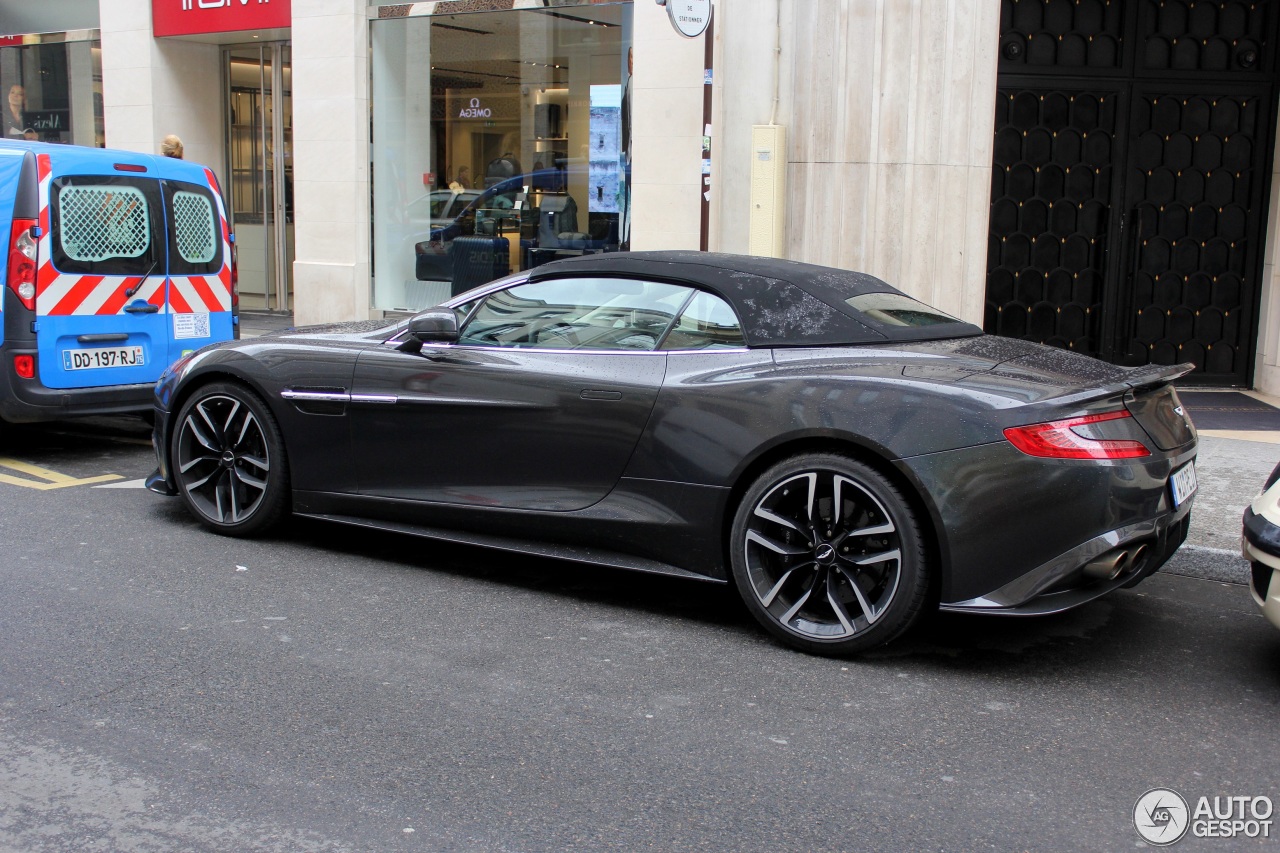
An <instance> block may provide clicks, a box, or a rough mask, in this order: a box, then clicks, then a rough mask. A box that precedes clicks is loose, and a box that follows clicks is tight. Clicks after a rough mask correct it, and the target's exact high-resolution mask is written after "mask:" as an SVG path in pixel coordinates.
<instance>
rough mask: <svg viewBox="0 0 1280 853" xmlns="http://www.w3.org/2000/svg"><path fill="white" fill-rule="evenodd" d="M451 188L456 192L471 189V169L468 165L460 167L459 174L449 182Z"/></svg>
mask: <svg viewBox="0 0 1280 853" xmlns="http://www.w3.org/2000/svg"><path fill="white" fill-rule="evenodd" d="M449 189H451V190H453V191H454V192H456V193H460V192H462V191H463V190H469V189H471V170H470V169H468V168H467V167H466V166H460V167H458V174H457V175H456V176H454V179H453V180H452V181H450V182H449Z"/></svg>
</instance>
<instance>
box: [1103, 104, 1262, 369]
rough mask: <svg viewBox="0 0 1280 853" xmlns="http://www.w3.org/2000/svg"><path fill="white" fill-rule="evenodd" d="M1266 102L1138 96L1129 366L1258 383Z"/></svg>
mask: <svg viewBox="0 0 1280 853" xmlns="http://www.w3.org/2000/svg"><path fill="white" fill-rule="evenodd" d="M1201 91H1203V90H1201ZM1264 99H1265V96H1264V94H1263V93H1260V92H1256V91H1254V92H1248V93H1241V94H1227V93H1226V92H1224V91H1221V90H1220V91H1218V92H1217V93H1214V94H1209V95H1205V94H1199V93H1196V92H1194V91H1192V90H1189V89H1183V90H1181V91H1178V90H1173V91H1170V90H1168V89H1165V90H1163V91H1148V92H1142V93H1139V94H1135V96H1134V103H1133V111H1132V122H1131V125H1130V128H1131V129H1130V135H1131V138H1132V139H1133V144H1132V146H1131V151H1130V157H1129V166H1128V176H1127V179H1126V182H1125V188H1126V199H1125V208H1124V209H1125V210H1126V211H1127V213H1126V217H1125V220H1124V231H1125V240H1126V242H1127V243H1128V246H1129V251H1128V252H1127V253H1126V256H1127V260H1128V261H1129V262H1130V265H1129V267H1128V268H1127V269H1125V270H1124V271H1123V273H1124V275H1123V276H1122V277H1121V281H1122V283H1123V287H1122V288H1121V290H1120V293H1119V297H1120V300H1121V304H1118V305H1117V306H1116V318H1117V322H1116V323H1114V324H1113V329H1114V332H1115V334H1116V336H1117V339H1116V341H1115V345H1114V352H1115V353H1116V355H1117V359H1116V360H1117V361H1120V362H1121V363H1124V364H1133V365H1137V364H1146V363H1148V362H1154V363H1156V364H1173V363H1177V362H1182V361H1190V362H1192V363H1194V364H1195V365H1196V367H1197V368H1198V369H1199V371H1200V372H1201V373H1202V374H1203V375H1204V377H1205V378H1206V380H1211V381H1217V382H1226V383H1228V384H1242V383H1243V382H1245V381H1246V379H1247V377H1248V375H1249V366H1250V362H1251V361H1252V358H1253V338H1254V334H1255V324H1254V322H1253V316H1254V311H1255V306H1256V305H1257V284H1258V281H1259V273H1260V270H1261V261H1262V234H1263V226H1264V224H1265V222H1264V215H1263V214H1264V211H1265V208H1266V204H1265V196H1264V195H1263V194H1262V190H1263V187H1264V186H1266V184H1267V181H1266V176H1265V175H1264V174H1262V171H1263V170H1264V169H1265V166H1264V165H1263V164H1262V163H1260V162H1259V157H1258V156H1257V154H1258V152H1259V151H1260V150H1261V151H1265V150H1266V149H1267V148H1268V147H1269V146H1268V139H1267V137H1268V136H1269V135H1270V134H1271V132H1272V123H1271V119H1270V117H1271V110H1270V109H1268V108H1267V105H1266V104H1265V103H1264Z"/></svg>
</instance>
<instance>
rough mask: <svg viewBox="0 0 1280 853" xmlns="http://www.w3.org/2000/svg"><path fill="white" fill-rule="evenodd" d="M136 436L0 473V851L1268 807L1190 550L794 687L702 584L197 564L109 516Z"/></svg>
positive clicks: (413, 561)
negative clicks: (1167, 802) (1203, 799)
mask: <svg viewBox="0 0 1280 853" xmlns="http://www.w3.org/2000/svg"><path fill="white" fill-rule="evenodd" d="M145 435H146V432H145V429H144V428H142V427H141V426H140V425H139V424H137V423H134V422H131V421H127V420H123V419H122V420H116V421H95V422H92V423H89V424H80V425H63V426H59V427H56V428H54V429H52V430H48V429H41V430H27V431H22V432H21V433H20V434H19V435H18V436H17V438H16V439H15V438H10V439H9V443H8V444H7V445H3V446H0V457H3V458H0V542H2V543H3V544H2V546H0V590H2V595H3V598H2V599H0V601H3V604H0V850H5V851H24V852H25V851H66V850H110V851H115V850H120V851H166V853H167V851H175V850H195V851H206V850H208V851H228V850H267V851H329V850H343V851H347V850H349V851H384V850H385V851H398V850H430V851H434V850H465V851H471V850H479V851H490V850H492V851H504V850H519V851H560V850H588V851H597V850H620V851H643V850H660V851H679V850H699V851H703V850H725V851H756V850H760V851H764V850H801V851H820V850H913V851H914V850H931V849H934V850H981V849H993V850H1033V849H1034V850H1068V849H1070V850H1115V849H1122V848H1131V847H1141V846H1143V845H1142V842H1141V841H1140V840H1139V838H1138V836H1137V834H1136V832H1135V830H1134V827H1133V824H1132V822H1131V811H1132V809H1133V805H1134V802H1135V801H1136V799H1137V798H1138V797H1139V796H1140V795H1141V794H1142V793H1143V792H1145V791H1147V790H1148V789H1150V788H1152V787H1156V786H1167V787H1172V788H1174V789H1176V790H1178V791H1179V792H1181V793H1182V794H1183V795H1184V796H1187V797H1188V798H1194V797H1199V796H1202V795H1203V796H1210V797H1212V796H1215V795H1217V796H1228V795H1249V796H1255V795H1266V796H1270V797H1271V798H1272V799H1273V800H1275V801H1277V802H1280V783H1278V780H1280V774H1278V773H1277V772H1276V769H1275V767H1276V764H1275V762H1276V756H1277V755H1278V754H1280V727H1277V725H1276V718H1277V705H1278V703H1280V632H1277V631H1275V630H1274V629H1272V628H1271V627H1270V626H1269V625H1268V624H1267V623H1266V622H1265V621H1264V620H1263V619H1262V618H1261V617H1260V616H1258V615H1257V614H1256V612H1255V609H1254V607H1253V604H1252V602H1251V601H1250V599H1249V596H1248V592H1247V591H1246V590H1245V588H1244V587H1242V586H1240V585H1238V584H1233V583H1222V582H1218V581H1210V580H1205V579H1202V578H1200V577H1192V576H1187V575H1194V574H1196V573H1197V570H1196V568H1195V560H1200V561H1202V562H1205V563H1206V564H1210V563H1214V562H1215V560H1214V555H1215V551H1214V550H1213V548H1211V547H1200V548H1199V550H1198V552H1196V553H1195V554H1194V555H1193V556H1194V560H1184V561H1183V562H1182V563H1180V564H1179V565H1178V566H1174V567H1173V568H1175V569H1179V566H1180V570H1181V571H1182V572H1183V574H1182V575H1177V574H1173V573H1161V574H1159V575H1157V576H1155V577H1153V578H1151V579H1150V580H1148V581H1147V582H1145V583H1143V584H1142V585H1140V586H1139V587H1137V588H1136V589H1134V590H1132V591H1125V592H1121V593H1118V594H1115V595H1112V596H1110V597H1108V598H1106V599H1104V600H1102V601H1099V602H1096V603H1094V604H1092V605H1090V606H1087V607H1085V608H1083V609H1080V610H1078V611H1075V612H1073V613H1070V614H1065V615H1059V616H1053V617H1044V618H1038V619H1032V620H1015V619H992V618H988V619H982V618H976V617H960V616H946V617H940V618H938V619H937V620H935V621H934V622H933V623H932V624H931V625H929V626H928V627H926V628H925V629H922V630H919V631H917V632H915V633H914V634H913V635H911V636H909V637H908V638H906V640H905V641H904V642H901V643H899V644H898V645H897V646H895V647H893V648H891V649H889V650H886V651H883V652H880V653H877V654H874V655H871V656H869V657H866V658H863V659H860V660H856V661H840V660H826V659H821V658H816V657H810V656H807V655H803V654H799V653H795V652H791V651H788V650H786V649H784V648H782V647H780V646H778V645H777V644H775V643H774V642H772V641H771V640H770V639H768V637H767V636H766V635H765V634H764V633H763V632H762V631H760V630H758V629H757V628H756V627H755V626H754V624H753V623H752V621H751V620H750V617H749V616H748V615H747V614H746V612H745V610H744V609H743V608H742V607H741V606H740V605H739V604H738V603H737V602H736V601H735V599H734V597H733V596H732V594H731V593H730V591H729V590H728V589H727V588H723V587H717V586H712V585H707V584H698V583H692V582H686V581H678V580H672V579H664V578H651V577H646V576H638V575H629V574H626V573H622V572H614V571H604V570H591V569H590V568H587V567H578V566H573V565H566V564H561V563H556V562H552V561H546V560H537V559H526V558H518V557H511V556H507V555H496V554H492V553H489V552H484V551H478V550H473V549H467V548H460V547H444V546H441V545H438V544H435V543H431V542H426V541H421V540H414V539H410V538H406V537H400V536H394V535H379V534H373V533H369V532H362V531H355V530H348V529H346V528H340V527H330V526H323V525H319V524H314V523H309V522H302V521H295V522H292V523H291V524H289V525H288V526H287V528H286V529H285V530H283V531H282V532H281V533H280V534H279V535H277V536H275V537H274V538H271V539H269V540H263V541H254V542H242V541H237V540H231V539H224V538H220V537H217V536H214V535H212V534H209V533H206V532H204V530H203V529H202V528H200V527H199V526H198V525H196V524H195V522H194V521H193V520H191V518H190V517H189V516H187V514H186V513H185V512H184V511H183V509H182V507H181V505H180V504H179V503H178V502H177V500H176V499H163V498H159V497H157V496H154V495H151V494H149V493H147V492H145V491H143V490H141V489H139V488H136V487H134V486H136V482H135V481H136V480H137V479H138V478H141V477H143V476H144V475H145V474H147V473H149V471H150V470H151V468H152V462H151V456H150V450H149V448H148V447H146V446H145ZM15 461H16V462H17V463H18V465H17V467H15V466H14V462H15ZM32 465H34V466H37V467H36V468H35V469H33V468H31V467H30V466H32ZM23 466H26V467H23ZM41 469H43V470H44V473H43V474H41V473H40V470H41ZM107 474H113V475H117V477H118V479H115V480H112V481H109V482H94V483H79V484H75V483H68V482H67V479H66V478H70V479H83V478H93V477H100V476H104V475H107ZM58 475H61V476H62V477H63V478H64V479H63V480H58V479H57V476H58ZM1203 477H1204V475H1203V474H1202V479H1203ZM13 479H17V480H26V481H28V482H29V483H35V484H40V483H45V484H47V485H60V487H59V488H48V489H36V488H31V487H30V486H29V485H27V486H23V485H17V484H14V483H13V482H12V480H13ZM1245 499H1247V497H1246V498H1245ZM1222 535H1223V536H1224V537H1225V536H1227V535H1229V532H1225V533H1223V534H1222ZM1224 541H1225V540H1224ZM1219 556H1220V557H1221V560H1220V561H1218V562H1220V563H1221V564H1222V565H1220V566H1216V567H1211V568H1214V570H1217V569H1223V570H1224V571H1227V576H1230V573H1231V572H1232V571H1235V569H1238V566H1235V567H1232V566H1230V565H1227V564H1229V563H1230V553H1229V550H1228V549H1225V548H1224V549H1221V554H1219ZM1178 559H1182V557H1179V558H1178ZM1276 845H1277V842H1276V841H1275V840H1274V839H1273V840H1270V841H1266V842H1261V841H1259V842H1252V843H1246V842H1245V841H1243V840H1234V841H1224V840H1207V839H1206V840H1198V839H1191V838H1188V839H1186V840H1184V841H1182V842H1181V843H1180V844H1179V845H1178V849H1189V850H1236V849H1271V848H1274V847H1276Z"/></svg>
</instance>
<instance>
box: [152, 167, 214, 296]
mask: <svg viewBox="0 0 1280 853" xmlns="http://www.w3.org/2000/svg"><path fill="white" fill-rule="evenodd" d="M161 183H162V184H163V185H164V201H165V207H167V208H168V210H169V222H168V229H167V230H168V231H169V274H170V275H218V273H220V272H221V271H222V265H223V259H222V219H221V218H220V217H219V215H218V206H217V203H216V202H215V200H214V196H213V193H212V192H211V191H210V190H209V188H208V187H202V186H200V185H199V184H193V183H191V182H189V181H173V180H168V179H166V180H164V181H162V182H161Z"/></svg>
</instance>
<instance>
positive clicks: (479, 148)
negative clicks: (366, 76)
mask: <svg viewBox="0 0 1280 853" xmlns="http://www.w3.org/2000/svg"><path fill="white" fill-rule="evenodd" d="M449 5H451V4H445V3H441V4H439V5H438V6H437V7H436V9H437V11H439V10H441V9H443V8H444V7H446V6H449ZM467 5H468V6H473V7H474V6H486V4H485V3H476V4H467ZM506 5H507V6H511V5H512V4H510V3H507V4H506ZM459 6H460V7H461V6H463V4H459ZM490 8H491V6H490ZM370 30H371V33H372V54H373V92H372V114H373V154H372V159H373V211H374V213H373V245H374V271H373V272H374V297H373V299H374V307H375V308H381V309H385V310H419V309H422V308H427V307H430V306H432V305H435V304H438V303H439V302H441V301H443V300H444V299H447V298H448V297H449V296H450V295H451V294H455V293H461V292H462V291H463V290H467V289H469V288H471V287H475V286H476V285H479V284H482V283H484V282H486V281H490V280H492V279H495V278H498V277H501V276H504V275H508V274H509V273H511V272H515V271H519V270H522V269H528V268H530V267H533V266H537V265H538V264H542V263H546V262H547V261H549V260H554V259H556V258H560V257H567V256H572V255H581V254H589V253H595V252H608V251H617V250H618V249H619V248H624V247H625V246H626V243H627V214H628V208H629V203H628V201H629V199H628V188H627V175H628V156H627V155H628V151H629V148H630V146H629V140H628V139H627V138H625V137H626V136H627V135H628V133H629V129H630V118H629V115H628V114H627V113H628V111H629V98H628V97H627V95H626V92H627V84H628V80H629V76H630V75H629V69H628V52H629V47H630V44H631V4H630V3H627V2H611V3H589V2H582V3H567V2H556V3H554V4H552V5H550V6H547V7H535V8H516V9H509V10H507V11H479V12H470V13H465V14H452V15H449V14H436V15H431V16H422V17H399V18H396V17H388V18H380V19H376V20H374V21H372V22H371V25H370Z"/></svg>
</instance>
